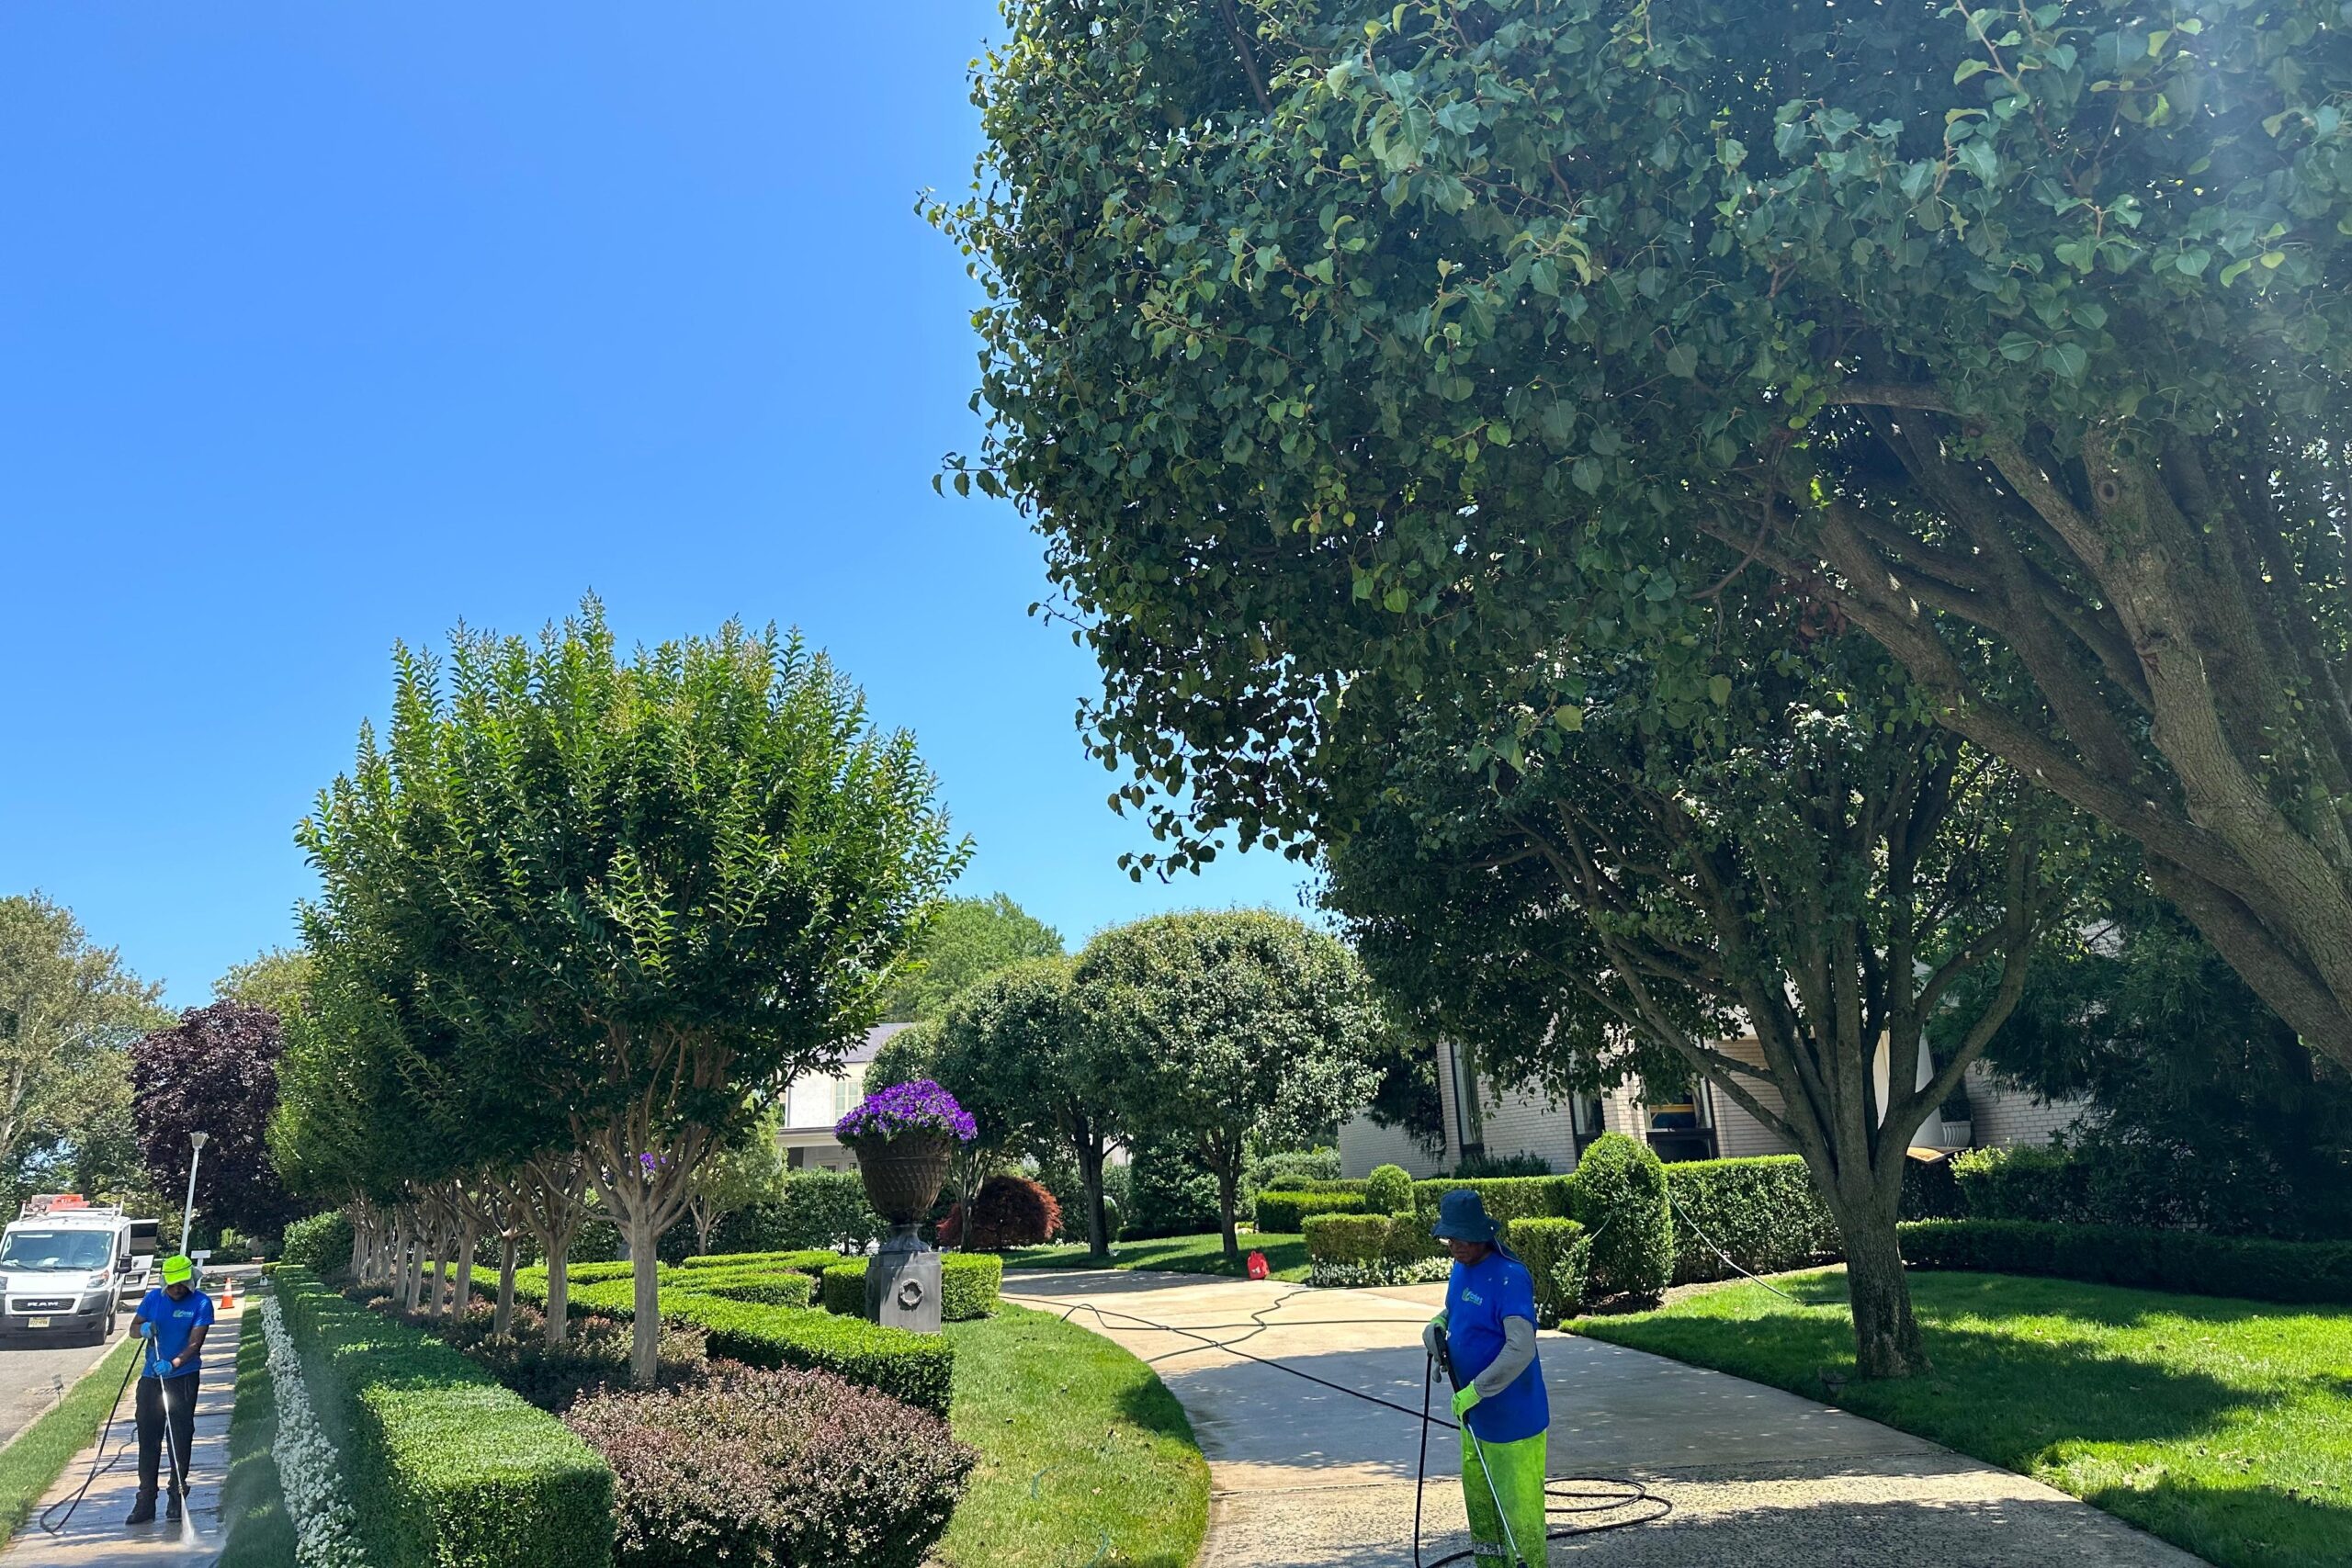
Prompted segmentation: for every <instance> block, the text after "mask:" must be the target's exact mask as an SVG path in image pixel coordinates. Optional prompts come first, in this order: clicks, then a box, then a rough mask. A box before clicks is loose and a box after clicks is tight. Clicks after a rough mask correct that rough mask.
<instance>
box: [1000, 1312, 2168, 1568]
mask: <svg viewBox="0 0 2352 1568" xmlns="http://www.w3.org/2000/svg"><path fill="white" fill-rule="evenodd" d="M1004 1294H1005V1298H1006V1299H1007V1300H1009V1301H1015V1302H1018V1303H1020V1304H1022V1305H1023V1306H1031V1307H1035V1308H1038V1309H1040V1310H1046V1311H1055V1312H1068V1311H1069V1310H1070V1309H1071V1308H1073V1307H1080V1306H1083V1305H1086V1304H1092V1305H1095V1306H1099V1307H1101V1308H1103V1310H1104V1311H1105V1312H1106V1313H1124V1314H1133V1315H1134V1316H1136V1317H1138V1318H1142V1319H1145V1320H1148V1322H1149V1323H1152V1324H1155V1325H1171V1326H1175V1327H1193V1328H1194V1329H1196V1330H1197V1331H1198V1332H1200V1333H1202V1334H1204V1335H1206V1336H1208V1337H1210V1338H1212V1339H1214V1340H1216V1341H1218V1342H1219V1343H1221V1344H1235V1343H1238V1344H1239V1345H1240V1346H1241V1347H1242V1348H1246V1349H1247V1350H1248V1351H1249V1352H1250V1354H1251V1355H1254V1356H1260V1357H1266V1358H1270V1359H1277V1360H1280V1361H1282V1362H1283V1364H1284V1365H1285V1366H1288V1367H1290V1368H1293V1369H1295V1371H1299V1372H1305V1373H1308V1374H1310V1375H1312V1376H1314V1377H1317V1378H1321V1379H1324V1380H1326V1381H1328V1382H1331V1383H1336V1384H1339V1385H1340V1387H1342V1388H1346V1389H1351V1390H1359V1391H1361V1392H1363V1393H1369V1394H1372V1395H1374V1396H1376V1397H1378V1398H1380V1399H1384V1400H1387V1401H1390V1402H1392V1403H1393V1404H1397V1405H1402V1406H1404V1407H1406V1409H1407V1410H1409V1411H1410V1412H1412V1414H1410V1415H1407V1414H1404V1413H1402V1412H1400V1411H1397V1410H1394V1409H1388V1408H1384V1407H1383V1406H1381V1405H1379V1404H1371V1403H1368V1402H1367V1401H1365V1400H1363V1399H1360V1398H1356V1397H1353V1396H1351V1394H1347V1393H1340V1392H1337V1391H1335V1390H1332V1389H1328V1388H1324V1387H1320V1386H1318V1385H1317V1384H1316V1383H1313V1382H1306V1381H1305V1380H1304V1379H1302V1378H1300V1377H1297V1376H1295V1375H1293V1374H1292V1373H1291V1372H1287V1371H1280V1370H1277V1369H1275V1368H1272V1367H1267V1366H1263V1365H1261V1364H1259V1363H1257V1362H1253V1361H1250V1360H1247V1359H1243V1358H1242V1357H1241V1356H1238V1355H1236V1354H1234V1353H1233V1352H1232V1351H1230V1350H1223V1349H1214V1348H1204V1347H1202V1346H1200V1345H1199V1344H1198V1342H1197V1341H1195V1340H1192V1339H1188V1338H1186V1337H1183V1336H1182V1335H1180V1334H1176V1333H1172V1332H1170V1331H1169V1329H1167V1328H1159V1327H1143V1326H1140V1325H1136V1324H1135V1323H1131V1322H1122V1321H1121V1320H1120V1319H1118V1318H1116V1317H1111V1318H1108V1319H1102V1318H1097V1317H1095V1316H1094V1314H1092V1313H1091V1312H1088V1311H1083V1310H1081V1311H1079V1312H1078V1313H1077V1314H1076V1315H1075V1316H1074V1317H1073V1318H1072V1319H1071V1321H1073V1322H1075V1323H1078V1324H1080V1325H1084V1326H1086V1327H1089V1328H1091V1329H1094V1330H1096V1331H1097V1332H1100V1333H1103V1334H1104V1335H1106V1336H1107V1337H1109V1338H1111V1339H1113V1340H1114V1341H1116V1342H1117V1343H1119V1344H1121V1345H1123V1346H1125V1348H1127V1349H1129V1350H1132V1351H1133V1352H1134V1353H1135V1354H1136V1355H1137V1356H1140V1357H1142V1358H1144V1359H1147V1360H1153V1361H1154V1362H1155V1369H1154V1370H1156V1371H1158V1372H1159V1375H1160V1378H1161V1379H1162V1381H1164V1382H1166V1383H1167V1384H1168V1387H1169V1390H1170V1392H1171V1393H1174V1394H1175V1395H1176V1397H1177V1399H1178V1401H1179V1402H1181V1403H1182V1404H1183V1406H1184V1409H1185V1412H1186V1414H1187V1415H1189V1416H1191V1417H1192V1421H1193V1432H1194V1434H1195V1435H1196V1436H1197V1437H1198V1438H1199V1439H1200V1443H1201V1450H1202V1452H1203V1453H1204V1454H1205V1455H1207V1457H1208V1461H1209V1484H1210V1488H1211V1497H1210V1504H1209V1535H1208V1541H1207V1544H1206V1546H1205V1547H1204V1550H1203V1551H1202V1554H1201V1558H1200V1562H1199V1564H1198V1568H1322V1565H1325V1564H1329V1565H1331V1568H1338V1565H1340V1564H1347V1565H1348V1568H1410V1565H1411V1564H1412V1562H1413V1561H1414V1558H1413V1474H1414V1463H1415V1449H1416V1446H1417V1444H1418V1442H1419V1435H1420V1422H1419V1410H1420V1407H1421V1385H1422V1370H1423V1367H1424V1365H1425V1358H1424V1356H1423V1354H1422V1351H1421V1347H1420V1330H1421V1325H1422V1324H1424V1323H1426V1322H1427V1321H1428V1320H1429V1318H1430V1316H1431V1315H1433V1314H1435V1313H1436V1311H1437V1310H1438V1306H1439V1303H1440V1302H1441V1301H1442V1297H1443V1291H1442V1288H1441V1287H1437V1286H1413V1287H1405V1288H1400V1289H1396V1290H1388V1291H1311V1292H1310V1291H1303V1290H1301V1289H1300V1288H1299V1287H1297V1286H1295V1285H1283V1284H1277V1283H1271V1282H1268V1283H1258V1282H1251V1281H1245V1280H1208V1279H1205V1278H1204V1277H1203V1276H1200V1275H1188V1274H1147V1273H1125V1274H1121V1273H1107V1272H1106V1273H1095V1272H1078V1271H1053V1272H1045V1271H1040V1272H1035V1273H1032V1272H1030V1271H1027V1270H1019V1271H1015V1272H1012V1273H1010V1274H1008V1275H1007V1276H1006V1279H1005V1285H1004ZM1252 1313H1256V1314H1258V1316H1259V1318H1260V1319H1261V1320H1262V1321H1264V1322H1265V1323H1266V1324H1267V1325H1268V1326H1267V1327H1265V1328H1264V1329H1262V1330H1260V1329H1258V1328H1257V1327H1256V1326H1255V1325H1254V1324H1253V1322H1252V1321H1251V1314H1252ZM1210 1325H1217V1326H1210ZM1224 1325H1238V1326H1224ZM1541 1346H1542V1355H1543V1362H1544V1381H1545V1384H1546V1386H1547V1388H1548V1389H1549V1391H1550V1393H1551V1400H1552V1434H1551V1444H1550V1461H1551V1462H1550V1471H1551V1474H1552V1475H1553V1476H1554V1477H1555V1478H1560V1477H1569V1476H1619V1477H1626V1478H1629V1479H1633V1480H1636V1481H1639V1482H1641V1483H1645V1484H1646V1485H1647V1486H1649V1488H1650V1489H1651V1490H1652V1491H1653V1492H1654V1493H1657V1494H1658V1495H1662V1496H1664V1497H1665V1498H1666V1499H1667V1500H1668V1501H1669V1502H1671V1503H1672V1504H1673V1506H1674V1511H1673V1513H1672V1514H1671V1515H1669V1516H1668V1517H1666V1518H1665V1519H1663V1520H1660V1521H1658V1522H1655V1523H1646V1524H1633V1525H1631V1526H1630V1527H1629V1528H1626V1529H1614V1530H1609V1531H1606V1532H1604V1533H1597V1534H1592V1535H1589V1536H1585V1537H1582V1538H1579V1539H1577V1540H1565V1541H1556V1542H1555V1543H1554V1544H1553V1547H1552V1555H1553V1558H1554V1560H1555V1562H1575V1563H1577V1564H1579V1565H1584V1564H1590V1565H1593V1568H1651V1565H1657V1568H1710V1565H1714V1564H1721V1565H1724V1568H1824V1565H1831V1568H1842V1565H1846V1564H1851V1565H1854V1568H1863V1565H1871V1568H1876V1565H1878V1564H1883V1563H1888V1562H1953V1563H1966V1564H1969V1565H1970V1568H2012V1565H2014V1568H2028V1565H2031V1568H2041V1565H2043V1564H2047V1563H2052V1562H2065V1563H2067V1564H2069V1565H2070V1568H2195V1564H2196V1563H2197V1562H2198V1560H2197V1559H2196V1558H2194V1557H2191V1556H2189V1555H2188V1553H2186V1552H2183V1551H2178V1550H2177V1549H2175V1548H2173V1547H2170V1546H2167V1545H2165V1543H2163V1542H2162V1541H2159V1540H2155V1539H2154V1537H2152V1536H2148V1535H2144V1534H2143V1533H2141V1532H2140V1531H2138V1530H2136V1529H2132V1528H2131V1526H2129V1525H2126V1524H2124V1523H2123V1522H2122V1521H2120V1520H2119V1519H2116V1518H2113V1517H2109V1516H2108V1515H2106V1514H2102V1513H2100V1512H2099V1511H2098V1509H2096V1508H2093V1507H2091V1506H2089V1505H2087V1504H2085V1503H2080V1502H2077V1501H2076V1500H2075V1499H2074V1498H2072V1497H2069V1496H2067V1495H2064V1493H2061V1492H2057V1491H2054V1490H2052V1489H2051V1488H2050V1487H2047V1486H2043V1485H2041V1483H2038V1482H2034V1481H2030V1480H2028V1479H2026V1478H2025V1477H2023V1476H2019V1475H2014V1474H2011V1473H2010V1472H2007V1471H2005V1470H2000V1469H1997V1468H1996V1467H1994V1466H1991V1465H1986V1464H1984V1463H1981V1462H1979V1461H1975V1460H1972V1459H1967V1458H1964V1457H1963V1456H1962V1455H1959V1454H1955V1453H1952V1452H1951V1451H1950V1450H1946V1449H1941V1448H1939V1447H1937V1446H1936V1445H1935V1444H1933V1443H1930V1442H1928V1441H1926V1440H1925V1439H1923V1438H1914V1437H1911V1436H1909V1435H1907V1434H1905V1433H1902V1432H1897V1431H1895V1430H1894V1429H1893V1428H1891V1427H1882V1426H1879V1425H1878V1424H1876V1423H1875V1422H1871V1421H1866V1420H1863V1419H1862V1418H1861V1417H1860V1416H1852V1415H1849V1414H1848V1413H1846V1412H1845V1411H1842V1410H1838V1409H1834V1408H1831V1407H1828V1406H1826V1405H1820V1404H1813V1403H1811V1402H1809V1401H1806V1400H1803V1399H1799V1398H1798V1397H1796V1396H1795V1395H1793V1394H1789V1393H1781V1391H1779V1390H1777V1389H1770V1388H1766V1387H1763V1386H1762V1385H1761V1384H1758V1383H1751V1382H1744V1381H1742V1380H1741V1379H1738V1378H1734V1377H1730V1376H1727V1375H1725V1374H1724V1373H1721V1372H1713V1371H1705V1370H1703V1369H1701V1368H1697V1367H1688V1366H1684V1365H1682V1364H1681V1363H1680V1362H1679V1361H1669V1360H1666V1359H1662V1358H1659V1357H1656V1356H1651V1355H1647V1354H1645V1353H1644V1352H1642V1351H1638V1350H1628V1349H1625V1348H1622V1347H1619V1346H1614V1345H1603V1344H1600V1343H1598V1342H1597V1341H1594V1340H1589V1339H1584V1338H1579V1337H1577V1336H1574V1335H1561V1334H1545V1335H1544V1336H1543V1337H1542V1339H1541ZM1432 1404H1433V1406H1434V1408H1435V1409H1436V1411H1437V1412H1438V1413H1439V1414H1441V1415H1442V1414H1443V1413H1444V1409H1445V1404H1444V1396H1443V1394H1442V1393H1438V1394H1435V1395H1433V1396H1432ZM1457 1442H1458V1439H1456V1438H1454V1436H1453V1433H1452V1432H1450V1431H1447V1430H1444V1429H1442V1428H1433V1429H1432V1430H1431V1432H1430V1455H1429V1458H1430V1462H1429V1474H1430V1485H1429V1490H1428V1495H1427V1499H1426V1512H1425V1516H1424V1520H1423V1532H1422V1551H1421V1560H1422V1561H1423V1562H1436V1561H1437V1560H1438V1559H1439V1558H1441V1557H1443V1556H1445V1555H1447V1554H1448V1553H1451V1552H1454V1551H1463V1550H1464V1549H1466V1548H1467V1546H1468V1545H1469V1540H1468V1536H1467V1534H1466V1532H1465V1529H1464V1521H1463V1514H1462V1494H1461V1485H1460V1483H1459V1481H1458V1480H1456V1479H1455V1471H1456V1469H1457V1463H1456V1461H1457V1459H1458V1454H1459V1450H1458V1448H1457V1447H1456V1444H1457ZM1646 1511H1648V1510H1645V1509H1643V1508H1640V1507H1637V1506H1636V1507H1618V1508H1613V1509H1611V1508H1603V1509H1601V1510H1600V1511H1597V1512H1593V1513H1589V1514H1580V1515H1577V1516H1575V1517H1574V1518H1573V1519H1570V1518H1569V1517H1563V1516H1555V1517H1554V1519H1553V1528H1554V1529H1560V1528H1563V1527H1564V1526H1566V1525H1567V1524H1569V1523H1572V1522H1573V1523H1575V1524H1578V1525H1585V1526H1590V1525H1602V1524H1608V1523H1611V1522H1612V1521H1615V1520H1623V1519H1631V1518H1635V1517H1639V1516H1640V1515H1641V1514H1643V1513H1645V1512H1646Z"/></svg>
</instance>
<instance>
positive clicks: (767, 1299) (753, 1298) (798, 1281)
mask: <svg viewBox="0 0 2352 1568" xmlns="http://www.w3.org/2000/svg"><path fill="white" fill-rule="evenodd" d="M817 1286H818V1279H817V1276H815V1275H813V1274H800V1273H795V1272H793V1271H791V1270H789V1269H696V1270H695V1271H694V1272H693V1273H691V1274H689V1275H687V1276H685V1277H684V1278H682V1279H680V1280H676V1281H674V1282H673V1283H672V1284H670V1285H668V1286H666V1287H664V1289H663V1295H664V1297H665V1298H666V1297H669V1296H684V1295H696V1296H717V1297H718V1299H719V1300H720V1301H723V1302H759V1303H762V1304H763V1305H766V1306H780V1307H805V1306H807V1305H809V1303H811V1302H814V1301H815V1300H816V1299H817Z"/></svg>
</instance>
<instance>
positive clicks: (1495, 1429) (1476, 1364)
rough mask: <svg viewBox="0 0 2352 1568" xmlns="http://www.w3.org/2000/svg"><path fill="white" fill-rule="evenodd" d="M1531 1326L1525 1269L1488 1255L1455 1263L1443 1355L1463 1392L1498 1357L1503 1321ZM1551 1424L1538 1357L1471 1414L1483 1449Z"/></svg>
mask: <svg viewBox="0 0 2352 1568" xmlns="http://www.w3.org/2000/svg"><path fill="white" fill-rule="evenodd" d="M1507 1317H1523V1318H1525V1319H1526V1320H1527V1321H1528V1324H1529V1325H1530V1326H1532V1325H1534V1322H1535V1278H1534V1276H1533V1275H1532V1274H1530V1273H1528V1271H1527V1265H1526V1264H1524V1263H1521V1261H1520V1260H1519V1259H1518V1258H1507V1257H1505V1256H1504V1255H1503V1254H1502V1252H1501V1251H1500V1250H1496V1251H1491V1252H1488V1253H1487V1256H1486V1257H1484V1258H1480V1259H1479V1260H1478V1261H1477V1262H1476V1263H1469V1264H1464V1263H1457V1264H1455V1265H1454V1266H1453V1274H1452V1275H1451V1276H1449V1277H1448V1278H1447V1280H1446V1282H1445V1339H1446V1349H1447V1351H1448V1352H1449V1353H1450V1354H1451V1355H1452V1356H1453V1375H1454V1376H1455V1377H1457V1378H1460V1379H1461V1380H1462V1382H1463V1383H1464V1385H1465V1386H1466V1385H1467V1384H1468V1383H1469V1382H1470V1380H1471V1379H1473V1378H1475V1377H1476V1376H1477V1375H1478V1374H1479V1373H1480V1372H1483V1371H1486V1370H1487V1368H1488V1367H1490V1366H1492V1365H1494V1362H1495V1358H1496V1357H1497V1356H1499V1355H1501V1354H1502V1353H1503V1319H1505V1318H1507ZM1551 1424H1552V1402H1551V1399H1550V1398H1549V1397H1548V1396H1547V1395H1546V1394H1545V1393H1544V1361H1543V1357H1542V1354H1541V1353H1540V1352H1539V1353H1538V1355H1537V1357H1536V1359H1534V1360H1532V1361H1530V1362H1528V1364H1527V1370H1526V1371H1523V1372H1521V1373H1520V1374H1519V1376H1518V1378H1517V1379H1516V1380H1514V1381H1513V1382H1512V1383H1511V1385H1510V1387H1509V1388H1507V1389H1505V1390H1503V1391H1502V1393H1498V1394H1496V1395H1495V1396H1494V1397H1493V1398H1491V1399H1482V1400H1480V1401H1479V1402H1478V1403H1477V1404H1475V1405H1473V1406H1472V1407H1471V1410H1470V1430H1471V1431H1472V1432H1473V1433H1475V1434H1476V1436H1477V1438H1478V1440H1479V1441H1480V1442H1482V1443H1515V1442H1517V1441H1519V1440H1520V1439H1521V1438H1532V1437H1533V1436H1535V1434H1536V1433H1538V1432H1541V1431H1543V1430H1544V1428H1546V1427H1549V1426H1551Z"/></svg>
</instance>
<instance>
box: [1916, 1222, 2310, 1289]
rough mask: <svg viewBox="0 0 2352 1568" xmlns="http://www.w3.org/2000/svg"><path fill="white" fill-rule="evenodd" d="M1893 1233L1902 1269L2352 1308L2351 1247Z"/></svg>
mask: <svg viewBox="0 0 2352 1568" xmlns="http://www.w3.org/2000/svg"><path fill="white" fill-rule="evenodd" d="M1897 1230H1898V1232H1899V1233H1900V1235H1901V1236H1902V1241H1903V1258H1904V1261H1905V1262H1906V1263H1908V1264H1910V1265H1911V1267H1913V1268H1915V1269H1973V1270H1978V1271H1981V1272H1984V1273H1989V1274H2047V1275H2051V1276H2052V1277H2054V1278H2057V1279H2062V1280H2087V1281H2089V1282H2092V1283H2095V1284H2105V1285H2132V1286H2137V1287H2140V1288H2142V1289H2146V1290H2159V1291H2178V1292H2185V1293H2187V1294H2190V1295H2201V1296H2237V1297H2242V1298H2244V1299H2246V1300H2249V1301H2258V1302H2283V1303H2290V1304H2298V1305H2301V1304H2324V1303H2325V1304H2352V1242H2321V1241H2273V1240H2270V1239H2268V1238H2267V1237H2257V1236H2222V1235H2209V1234H2208V1233H2206V1232H2203V1231H2163V1230H2151V1229H2143V1228H2135V1227H2131V1226H2124V1225H2062V1224H2044V1223H2041V1222H2037V1221H2032V1220H1973V1219H1972V1220H1922V1221H1917V1222H1915V1223H1912V1224H1904V1225H1901V1226H1898V1227H1897Z"/></svg>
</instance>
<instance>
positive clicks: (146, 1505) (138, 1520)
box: [122, 1491, 176, 1525]
mask: <svg viewBox="0 0 2352 1568" xmlns="http://www.w3.org/2000/svg"><path fill="white" fill-rule="evenodd" d="M175 1501H176V1499H175ZM122 1522H123V1523H124V1524H127V1525H152V1524H153V1523H154V1522H155V1494H154V1493H153V1492H152V1491H142V1492H141V1493H140V1494H139V1500H138V1501H137V1502H135V1503H133V1504H131V1505H130V1517H129V1518H127V1519H125V1520H123V1521H122Z"/></svg>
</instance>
